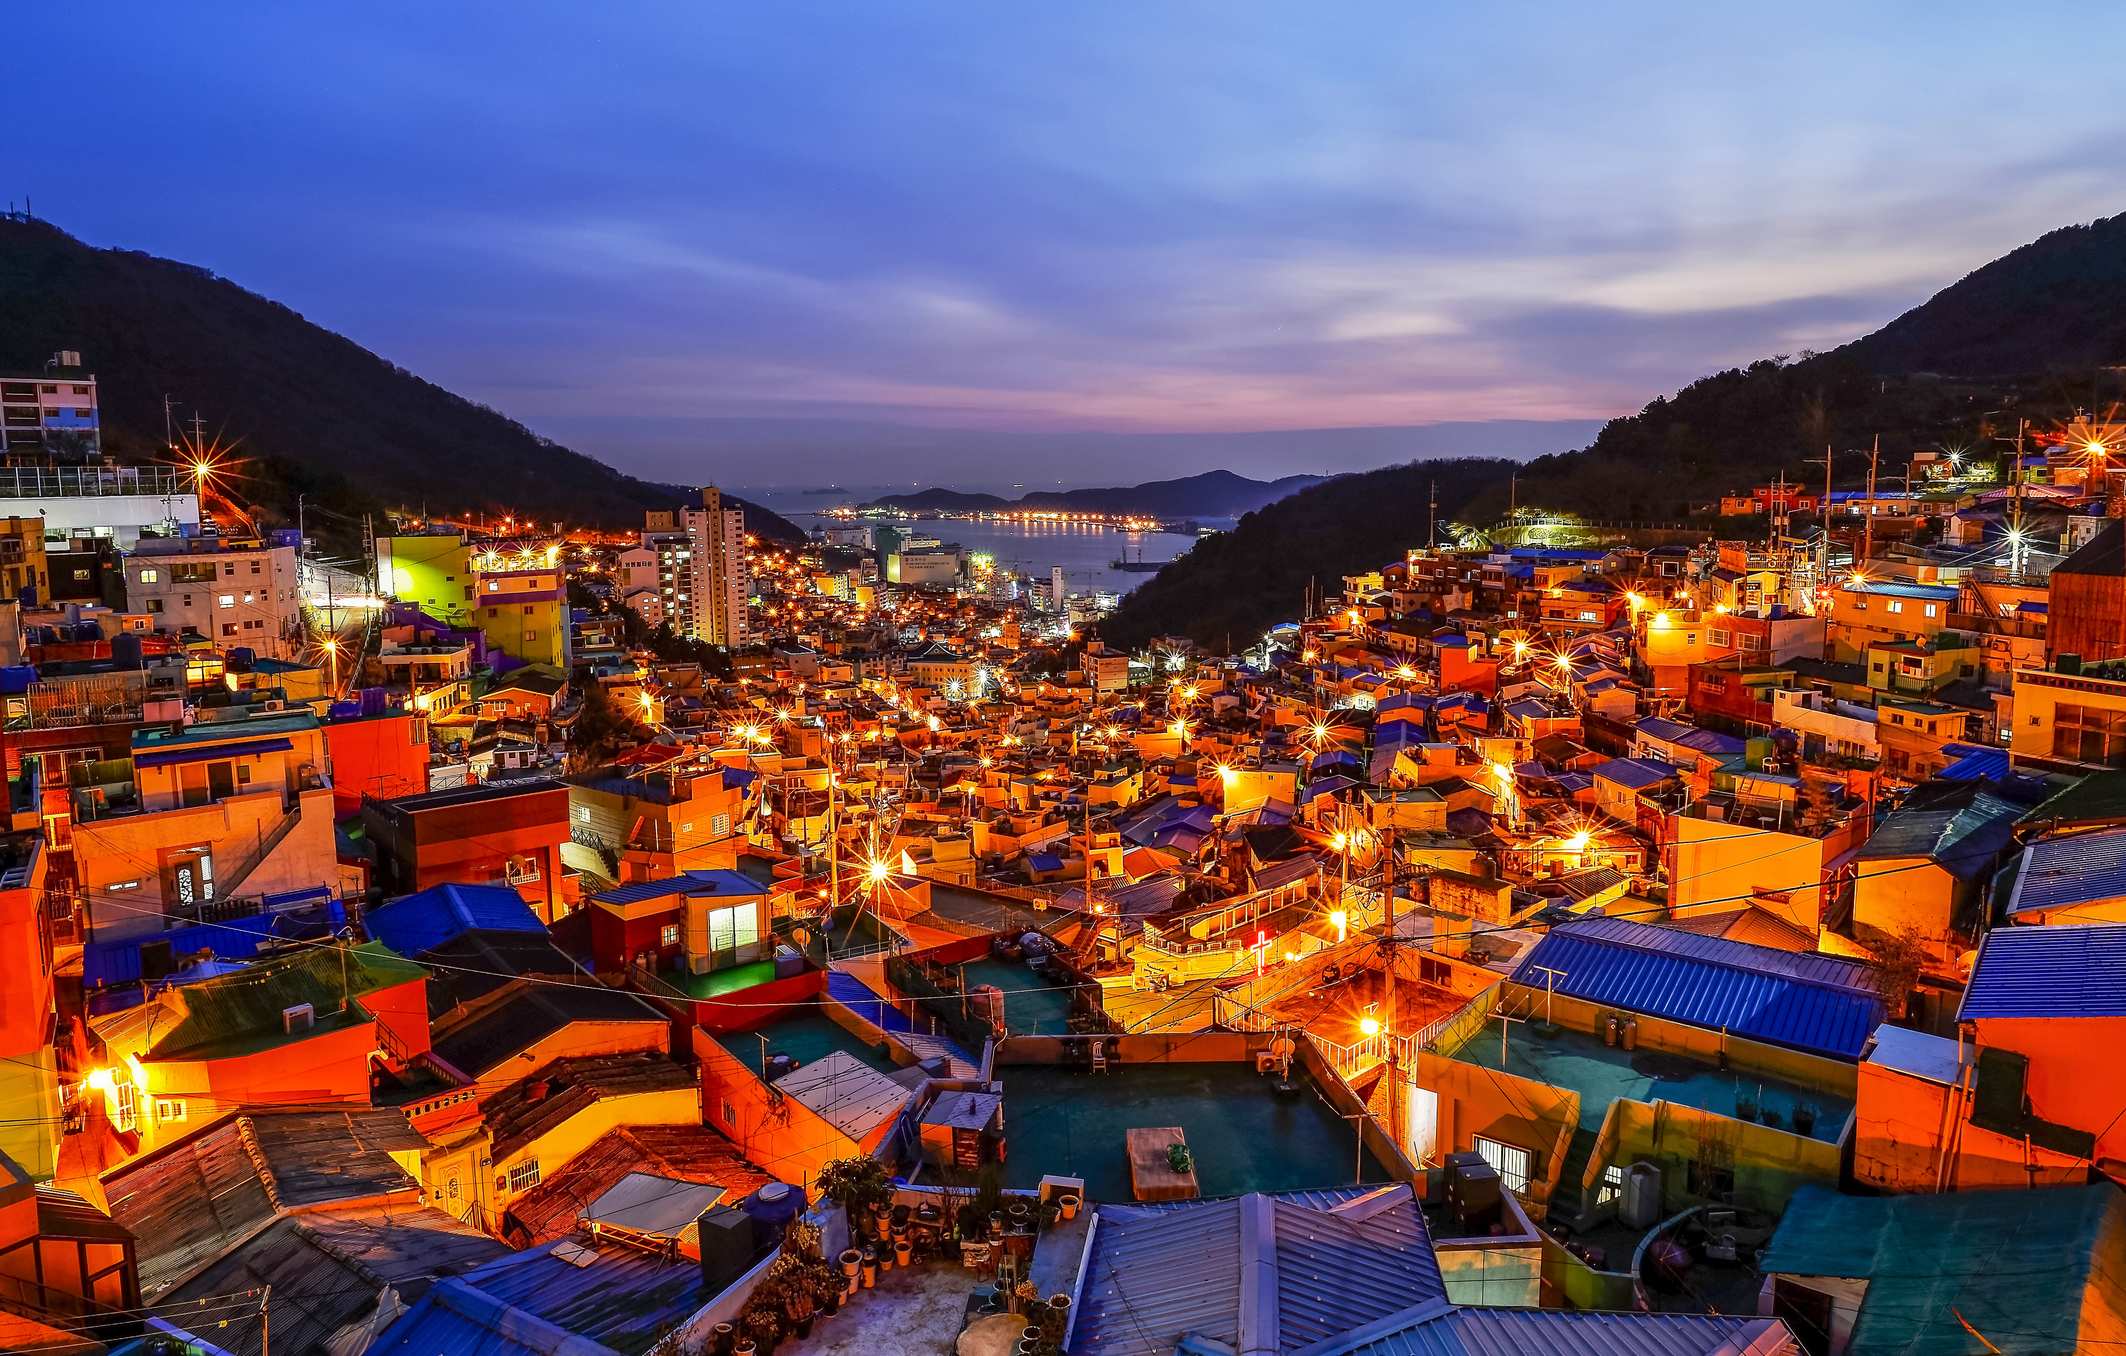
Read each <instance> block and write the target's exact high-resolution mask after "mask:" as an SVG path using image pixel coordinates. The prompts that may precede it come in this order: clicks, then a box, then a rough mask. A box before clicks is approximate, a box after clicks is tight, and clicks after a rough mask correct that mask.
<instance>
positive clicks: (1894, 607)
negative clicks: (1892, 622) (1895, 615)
mask: <svg viewBox="0 0 2126 1356" xmlns="http://www.w3.org/2000/svg"><path fill="white" fill-rule="evenodd" d="M1887 606H1888V607H1889V609H1890V611H1892V612H1902V611H1904V610H1905V605H1904V602H1903V600H1902V599H1898V598H1892V599H1891V600H1890V601H1889V603H1888V604H1887Z"/></svg>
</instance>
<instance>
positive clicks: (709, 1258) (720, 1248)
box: [698, 1205, 754, 1295]
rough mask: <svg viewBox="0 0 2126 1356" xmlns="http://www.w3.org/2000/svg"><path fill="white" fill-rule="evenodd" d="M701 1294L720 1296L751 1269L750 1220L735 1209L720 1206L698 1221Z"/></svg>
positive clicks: (750, 1218)
mask: <svg viewBox="0 0 2126 1356" xmlns="http://www.w3.org/2000/svg"><path fill="white" fill-rule="evenodd" d="M698 1224H699V1227H700V1232H701V1292H702V1293H703V1294H704V1295H720V1294H722V1293H723V1292H724V1291H726V1290H728V1289H730V1287H731V1284H732V1282H734V1281H736V1280H737V1279H738V1278H739V1277H741V1276H743V1275H745V1274H746V1272H747V1271H748V1270H749V1269H750V1268H751V1267H752V1265H753V1256H754V1251H753V1220H752V1217H751V1216H749V1215H747V1214H746V1212H745V1211H743V1210H741V1209H739V1208H738V1207H737V1206H735V1205H719V1206H715V1207H713V1208H711V1209H710V1210H708V1211H706V1212H705V1213H704V1214H703V1215H702V1216H701V1219H700V1220H699V1221H698Z"/></svg>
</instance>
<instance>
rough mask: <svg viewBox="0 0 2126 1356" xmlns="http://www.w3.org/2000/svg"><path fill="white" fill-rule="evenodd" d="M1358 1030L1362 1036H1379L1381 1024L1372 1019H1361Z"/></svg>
mask: <svg viewBox="0 0 2126 1356" xmlns="http://www.w3.org/2000/svg"><path fill="white" fill-rule="evenodd" d="M1358 1030H1359V1033H1360V1034H1361V1035H1366V1036H1378V1035H1379V1034H1380V1023H1379V1022H1378V1021H1375V1020H1374V1019H1373V1018H1371V1017H1364V1018H1360V1019H1359V1023H1358Z"/></svg>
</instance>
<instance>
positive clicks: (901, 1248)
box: [893, 1239, 908, 1267]
mask: <svg viewBox="0 0 2126 1356" xmlns="http://www.w3.org/2000/svg"><path fill="white" fill-rule="evenodd" d="M893 1265H895V1266H897V1267H904V1266H907V1265H908V1244H907V1241H906V1240H905V1239H904V1240H902V1241H901V1242H899V1243H896V1244H894V1245H893Z"/></svg>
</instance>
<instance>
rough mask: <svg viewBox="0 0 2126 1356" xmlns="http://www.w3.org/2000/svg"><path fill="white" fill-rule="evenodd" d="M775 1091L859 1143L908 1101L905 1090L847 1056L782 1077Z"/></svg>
mask: <svg viewBox="0 0 2126 1356" xmlns="http://www.w3.org/2000/svg"><path fill="white" fill-rule="evenodd" d="M775 1088H776V1091H778V1092H780V1093H782V1094H783V1095H784V1096H785V1097H789V1098H793V1099H794V1100H796V1101H797V1102H798V1103H799V1104H800V1105H801V1106H803V1107H805V1108H806V1109H807V1110H808V1111H811V1112H812V1113H813V1114H814V1115H816V1116H818V1117H819V1118H820V1119H821V1120H823V1121H825V1122H827V1123H828V1124H829V1125H831V1126H833V1127H834V1128H835V1129H837V1130H839V1131H841V1132H842V1133H843V1134H845V1135H847V1136H848V1137H849V1138H850V1139H852V1140H856V1141H859V1142H861V1141H862V1140H863V1138H864V1136H866V1135H868V1134H870V1133H871V1132H872V1131H873V1130H876V1129H877V1128H878V1127H879V1126H880V1125H881V1124H883V1123H885V1122H886V1121H889V1120H892V1119H893V1118H894V1117H895V1116H896V1115H898V1114H900V1110H901V1108H902V1107H904V1106H906V1105H907V1104H908V1095H909V1090H908V1089H907V1088H904V1087H902V1086H901V1085H900V1084H898V1083H896V1082H894V1081H893V1080H892V1079H891V1078H888V1077H887V1076H886V1075H884V1074H882V1073H880V1072H879V1071H878V1070H876V1069H874V1068H872V1067H871V1066H870V1065H868V1064H866V1063H864V1062H863V1061H862V1060H860V1059H858V1058H856V1057H855V1056H854V1055H851V1054H850V1053H848V1052H847V1051H846V1050H834V1051H830V1052H828V1053H827V1054H826V1055H824V1056H822V1057H821V1058H819V1059H816V1060H813V1061H812V1062H811V1063H810V1064H807V1065H805V1066H804V1067H803V1068H801V1069H798V1070H796V1071H795V1072H792V1073H787V1074H784V1075H783V1076H782V1077H781V1078H778V1079H776V1080H775Z"/></svg>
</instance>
